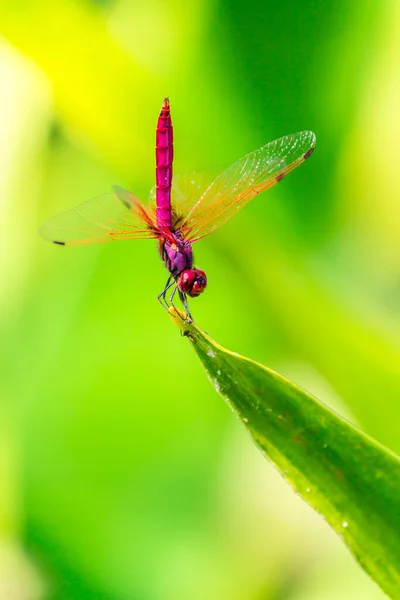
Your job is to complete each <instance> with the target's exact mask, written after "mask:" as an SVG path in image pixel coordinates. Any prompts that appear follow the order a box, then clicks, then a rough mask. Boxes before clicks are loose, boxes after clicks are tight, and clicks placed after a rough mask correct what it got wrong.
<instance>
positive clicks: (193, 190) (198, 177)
mask: <svg viewBox="0 0 400 600" xmlns="http://www.w3.org/2000/svg"><path fill="white" fill-rule="evenodd" d="M222 170H223V167H222ZM220 173H221V167H219V168H214V169H207V170H204V171H201V172H198V171H188V172H186V173H179V174H177V175H174V177H173V181H172V189H171V206H172V226H173V228H174V229H178V227H179V225H180V223H182V222H183V221H184V220H185V217H186V216H187V215H188V214H189V212H190V211H191V210H192V208H193V206H194V205H195V204H196V203H197V201H198V200H199V198H200V197H201V196H202V194H203V193H204V192H205V191H206V189H207V188H208V187H209V186H210V184H211V183H212V182H213V181H214V180H215V178H216V177H217V176H218V175H219V174H220ZM149 205H150V206H151V207H152V210H153V211H154V212H155V210H156V186H153V187H152V189H151V190H150V196H149Z"/></svg>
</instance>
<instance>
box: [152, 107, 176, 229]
mask: <svg viewBox="0 0 400 600" xmlns="http://www.w3.org/2000/svg"><path fill="white" fill-rule="evenodd" d="M173 141H174V140H173V129H172V120H171V112H170V106H169V100H168V98H165V100H164V102H163V105H162V108H161V112H160V116H159V117H158V121H157V129H156V207H157V214H156V216H157V226H158V227H159V228H160V229H163V228H166V227H167V228H170V227H171V225H172V217H171V185H172V162H173V159H174V145H173Z"/></svg>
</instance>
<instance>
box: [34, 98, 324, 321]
mask: <svg viewBox="0 0 400 600" xmlns="http://www.w3.org/2000/svg"><path fill="white" fill-rule="evenodd" d="M315 142H316V140H315V135H314V134H313V133H312V132H311V131H301V132H299V133H294V134H292V135H288V136H285V137H282V138H280V139H278V140H275V141H274V142H270V143H269V144H267V145H266V146H263V147H262V148H260V149H259V150H255V151H254V152H251V153H250V154H247V155H246V156H244V157H243V158H241V159H239V160H238V161H237V162H235V163H233V164H232V165H231V166H230V167H228V168H227V169H225V171H223V172H222V173H221V174H220V175H218V177H217V178H216V179H214V181H212V183H209V184H208V183H205V182H204V181H202V179H201V178H199V177H198V176H197V175H196V174H195V173H188V174H184V175H181V176H177V177H175V178H174V182H173V181H172V163H173V154H174V148H173V130H172V121H171V112H170V104H169V100H168V98H165V100H164V102H163V105H162V108H161V112H160V115H159V117H158V122H157V129H156V185H155V187H154V188H153V189H152V191H151V192H150V202H149V203H148V204H146V205H144V204H142V203H141V202H139V200H138V199H137V198H136V197H135V196H134V195H133V194H131V192H128V191H127V190H125V189H123V188H121V187H119V186H114V187H113V193H111V194H105V195H103V196H99V197H97V198H93V199H92V200H88V201H87V202H84V203H83V204H80V205H79V206H77V207H76V208H73V209H71V210H68V211H66V212H64V213H61V214H59V215H56V216H55V217H53V218H51V219H49V220H48V221H46V222H45V223H44V224H43V225H42V228H41V231H40V233H41V235H42V236H43V237H44V238H45V239H47V240H50V241H52V242H53V243H54V244H59V245H61V246H77V245H84V244H97V243H101V242H111V241H115V240H136V239H157V240H158V249H159V253H160V256H161V259H162V260H163V261H164V263H165V266H166V268H167V270H168V272H169V277H168V280H167V283H166V285H165V287H164V289H163V291H162V292H161V293H160V294H159V295H158V300H159V301H160V303H161V304H163V305H164V306H165V307H166V308H168V306H169V305H172V306H174V304H173V300H174V296H175V293H176V292H177V291H178V295H179V298H180V300H181V302H182V304H183V306H184V307H185V310H186V318H187V319H188V320H192V316H191V314H190V311H189V306H188V302H187V296H190V297H191V298H195V297H196V296H199V295H200V294H201V293H202V292H203V291H204V289H205V287H206V285H207V277H206V274H205V273H204V271H202V270H201V269H198V268H196V267H194V266H193V254H192V244H194V243H195V242H198V241H199V240H200V239H201V238H203V237H205V236H206V235H209V234H210V233H212V232H213V231H215V230H216V229H217V228H218V227H221V225H223V224H224V223H226V221H228V220H229V219H230V218H231V217H233V215H235V214H236V213H237V212H238V211H239V210H240V209H241V208H243V207H244V206H245V205H246V204H247V203H248V202H250V200H252V198H254V196H256V195H257V194H259V193H260V192H263V191H264V190H266V189H267V188H269V187H271V186H273V185H274V184H275V183H278V181H281V180H282V179H283V178H284V177H285V175H287V174H288V173H290V171H293V169H295V168H296V167H298V166H299V165H301V164H302V163H303V162H304V161H305V160H306V159H307V158H308V157H309V156H311V154H312V152H313V150H314V147H315ZM171 288H172V290H171ZM168 290H171V292H170V295H169V299H168V300H167V297H166V296H167V292H168Z"/></svg>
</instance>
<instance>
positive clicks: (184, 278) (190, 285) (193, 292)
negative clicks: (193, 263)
mask: <svg viewBox="0 0 400 600" xmlns="http://www.w3.org/2000/svg"><path fill="white" fill-rule="evenodd" d="M206 285H207V277H206V274H205V273H204V271H202V270H201V269H196V268H193V269H185V270H184V271H182V273H181V274H180V275H179V279H178V288H179V289H180V291H181V292H183V293H184V294H187V295H188V296H190V297H191V298H196V296H199V295H200V294H201V292H204V290H205V288H206Z"/></svg>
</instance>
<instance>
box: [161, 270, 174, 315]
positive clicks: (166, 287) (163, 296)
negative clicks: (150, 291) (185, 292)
mask: <svg viewBox="0 0 400 600" xmlns="http://www.w3.org/2000/svg"><path fill="white" fill-rule="evenodd" d="M171 279H172V281H171ZM174 283H175V280H174V279H173V277H172V275H170V276H169V277H168V279H167V283H166V284H165V287H164V289H163V291H162V292H160V293H159V294H158V296H157V300H158V301H159V303H160V304H161V306H162V307H163V308H164V309H165V310H168V304H167V301H166V298H165V296H166V294H167V291H168V290H169V288H170V287H171V286H172V285H174Z"/></svg>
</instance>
